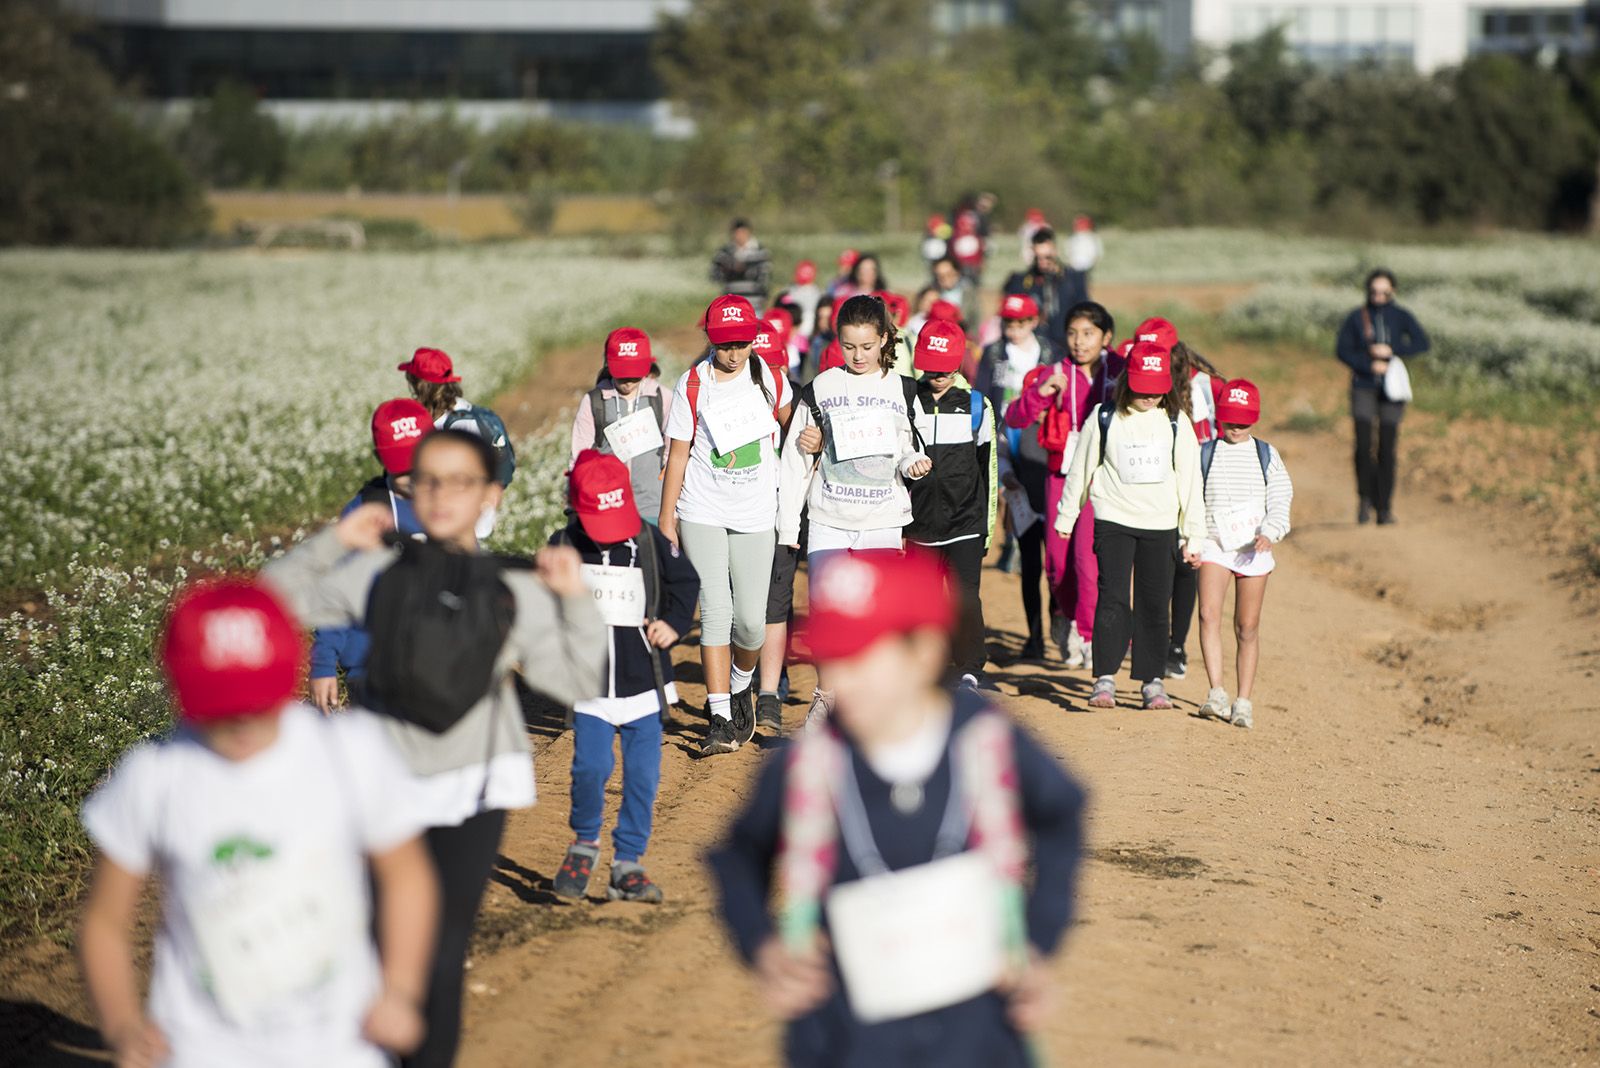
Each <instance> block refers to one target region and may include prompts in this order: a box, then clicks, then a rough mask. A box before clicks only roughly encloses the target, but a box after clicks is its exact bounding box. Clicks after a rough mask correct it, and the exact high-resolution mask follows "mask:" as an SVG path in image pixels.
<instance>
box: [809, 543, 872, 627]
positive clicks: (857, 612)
mask: <svg viewBox="0 0 1600 1068" xmlns="http://www.w3.org/2000/svg"><path fill="white" fill-rule="evenodd" d="M820 570H821V572H822V573H821V574H819V575H818V576H817V580H818V589H817V593H816V597H817V600H818V601H819V602H820V603H822V604H825V605H827V606H828V608H830V609H831V610H833V611H835V612H842V613H844V614H845V615H847V616H864V615H866V614H867V610H868V609H869V608H871V607H872V597H873V593H874V592H875V591H876V589H877V583H878V576H877V574H876V573H875V572H874V571H873V570H872V568H870V567H868V566H867V565H866V564H863V563H861V561H859V560H853V559H851V558H850V557H848V556H843V557H839V556H836V557H834V558H833V559H832V560H830V561H829V562H828V564H827V566H826V567H824V568H822V569H820Z"/></svg>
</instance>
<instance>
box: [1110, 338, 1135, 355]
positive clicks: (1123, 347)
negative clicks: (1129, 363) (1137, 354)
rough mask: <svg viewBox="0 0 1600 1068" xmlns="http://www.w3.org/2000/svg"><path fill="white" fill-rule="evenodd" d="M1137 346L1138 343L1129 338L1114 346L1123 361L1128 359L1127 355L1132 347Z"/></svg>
mask: <svg viewBox="0 0 1600 1068" xmlns="http://www.w3.org/2000/svg"><path fill="white" fill-rule="evenodd" d="M1137 344H1138V342H1137V341H1135V340H1134V339H1133V338H1131V337H1130V338H1128V339H1127V340H1126V341H1121V342H1118V343H1117V345H1116V346H1115V350H1116V353H1117V355H1118V356H1121V357H1122V358H1123V359H1124V360H1126V359H1127V358H1128V353H1130V352H1132V351H1133V347H1134V346H1135V345H1137Z"/></svg>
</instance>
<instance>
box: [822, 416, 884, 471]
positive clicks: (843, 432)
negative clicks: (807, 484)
mask: <svg viewBox="0 0 1600 1068" xmlns="http://www.w3.org/2000/svg"><path fill="white" fill-rule="evenodd" d="M828 429H829V431H830V432H831V435H832V437H833V456H834V459H836V460H857V459H860V458H861V457H863V456H893V455H894V454H895V446H896V442H895V433H894V417H893V416H891V415H889V414H888V413H887V412H834V413H833V414H831V415H830V416H828Z"/></svg>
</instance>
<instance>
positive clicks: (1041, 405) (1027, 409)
mask: <svg viewBox="0 0 1600 1068" xmlns="http://www.w3.org/2000/svg"><path fill="white" fill-rule="evenodd" d="M1048 380H1049V376H1048V375H1040V376H1039V378H1038V381H1036V382H1034V383H1033V385H1031V386H1029V387H1028V388H1027V389H1024V390H1023V391H1022V392H1021V393H1018V394H1017V396H1016V399H1015V400H1013V401H1012V402H1011V403H1010V404H1008V405H1006V426H1009V427H1012V428H1014V429H1018V430H1020V429H1022V428H1024V427H1030V426H1032V425H1033V424H1034V423H1037V422H1038V421H1039V417H1040V416H1042V415H1044V413H1045V412H1047V411H1049V410H1050V406H1051V405H1052V404H1054V403H1055V399H1056V398H1055V395H1054V394H1048V395H1047V394H1044V393H1041V392H1039V386H1040V385H1042V384H1043V383H1044V382H1046V381H1048Z"/></svg>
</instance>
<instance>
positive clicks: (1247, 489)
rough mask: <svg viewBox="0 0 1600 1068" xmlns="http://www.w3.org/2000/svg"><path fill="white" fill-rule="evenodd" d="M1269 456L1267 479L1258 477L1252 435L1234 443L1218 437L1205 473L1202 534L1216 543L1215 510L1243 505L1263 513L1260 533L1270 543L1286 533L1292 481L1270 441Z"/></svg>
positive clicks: (1218, 539) (1274, 542) (1259, 468)
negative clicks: (1204, 523) (1270, 455)
mask: <svg viewBox="0 0 1600 1068" xmlns="http://www.w3.org/2000/svg"><path fill="white" fill-rule="evenodd" d="M1267 448H1268V449H1269V450H1271V453H1272V459H1271V461H1270V462H1269V463H1268V464H1267V479H1266V482H1265V483H1263V482H1262V481H1261V460H1260V458H1259V457H1257V455H1256V443H1255V440H1254V439H1248V440H1246V441H1244V442H1241V443H1240V444H1238V445H1233V444H1230V443H1229V442H1227V441H1220V440H1219V441H1218V442H1217V444H1216V450H1217V451H1216V452H1215V453H1214V454H1213V455H1212V457H1211V471H1210V472H1209V473H1208V474H1207V475H1206V534H1207V536H1209V537H1210V538H1212V539H1213V540H1214V541H1217V542H1219V543H1220V541H1221V538H1220V536H1219V535H1218V532H1217V514H1218V513H1219V512H1226V511H1228V510H1230V509H1234V508H1247V509H1250V510H1252V511H1255V512H1259V513H1261V514H1263V515H1265V516H1266V517H1267V518H1266V521H1265V522H1264V523H1262V524H1261V533H1263V534H1265V535H1266V536H1267V537H1268V538H1269V539H1270V540H1271V541H1272V542H1273V544H1277V543H1278V542H1280V541H1282V540H1283V539H1284V537H1285V535H1287V534H1288V533H1289V503H1290V502H1291V501H1292V500H1294V485H1293V484H1292V483H1291V482H1290V481H1289V469H1288V468H1287V467H1285V466H1284V465H1283V457H1282V456H1279V455H1278V450H1277V449H1274V448H1273V447H1272V446H1271V445H1268V446H1267Z"/></svg>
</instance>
